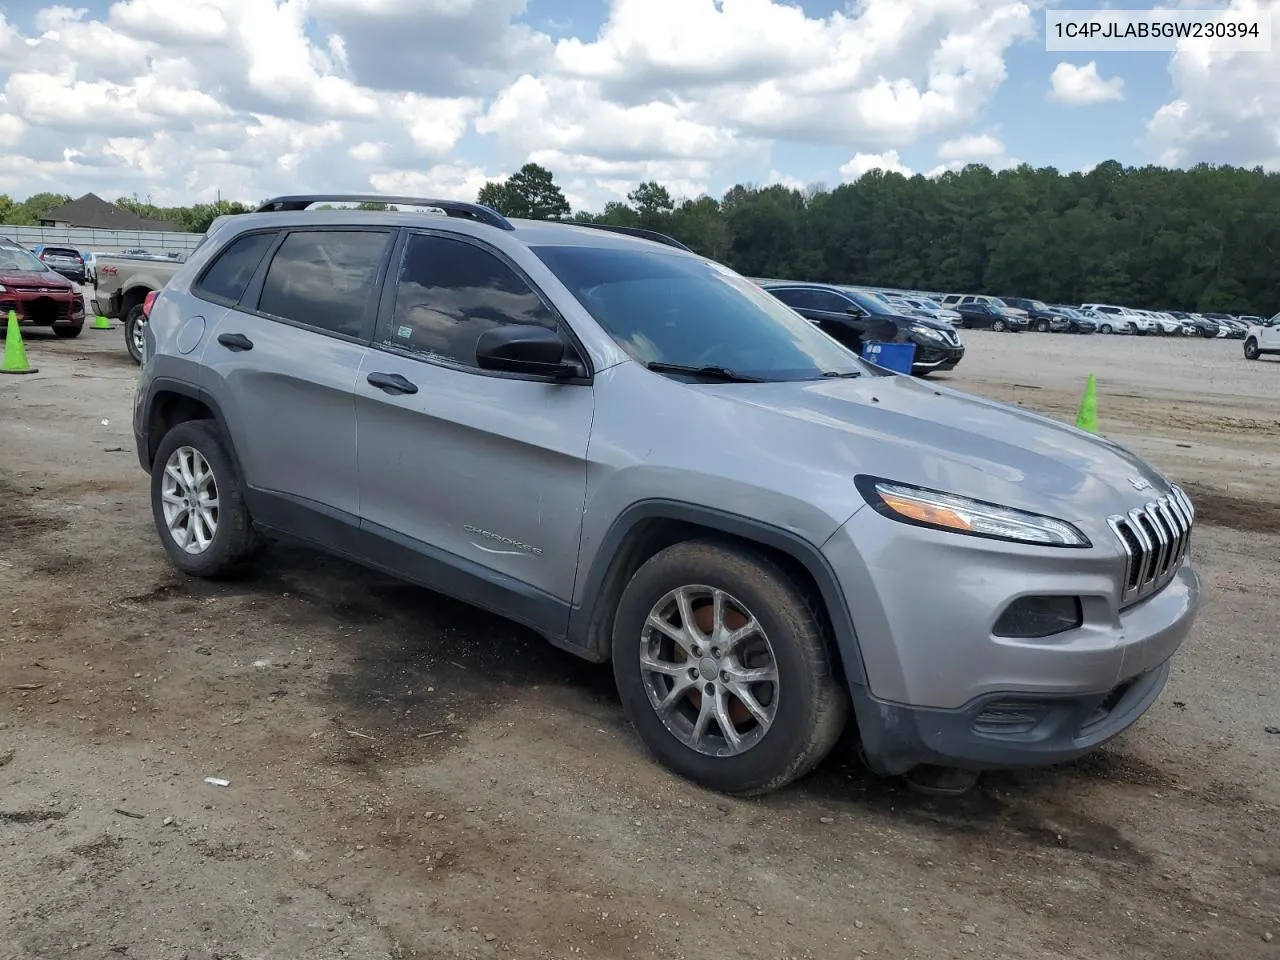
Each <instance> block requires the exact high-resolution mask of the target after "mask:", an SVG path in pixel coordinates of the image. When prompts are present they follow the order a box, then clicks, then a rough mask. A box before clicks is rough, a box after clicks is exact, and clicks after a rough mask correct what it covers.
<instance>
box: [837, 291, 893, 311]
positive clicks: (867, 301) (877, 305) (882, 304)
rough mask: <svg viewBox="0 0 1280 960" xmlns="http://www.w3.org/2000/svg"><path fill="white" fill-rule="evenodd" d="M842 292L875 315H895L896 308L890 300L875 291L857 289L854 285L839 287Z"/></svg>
mask: <svg viewBox="0 0 1280 960" xmlns="http://www.w3.org/2000/svg"><path fill="white" fill-rule="evenodd" d="M838 289H839V290H840V292H841V293H842V294H844V295H845V296H846V297H848V298H849V299H850V300H852V301H853V302H854V303H856V304H857V305H858V306H860V307H861V308H862V309H863V310H865V311H867V313H870V314H872V315H874V316H894V315H895V314H894V310H893V307H892V305H891V304H890V303H889V301H888V300H885V299H883V298H882V297H879V296H877V295H876V294H874V293H868V292H867V291H865V290H855V289H854V288H853V287H839V288H838Z"/></svg>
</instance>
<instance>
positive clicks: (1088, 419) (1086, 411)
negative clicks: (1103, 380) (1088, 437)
mask: <svg viewBox="0 0 1280 960" xmlns="http://www.w3.org/2000/svg"><path fill="white" fill-rule="evenodd" d="M1076 426H1077V427H1079V428H1080V429H1081V430H1088V431H1089V432H1090V433H1097V432H1098V378H1097V377H1096V376H1095V375H1094V374H1092V373H1091V374H1089V382H1088V383H1087V384H1085V388H1084V398H1083V399H1082V400H1081V401H1080V412H1079V413H1077V414H1076Z"/></svg>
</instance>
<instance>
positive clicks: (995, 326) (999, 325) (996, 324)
mask: <svg viewBox="0 0 1280 960" xmlns="http://www.w3.org/2000/svg"><path fill="white" fill-rule="evenodd" d="M991 329H992V330H994V331H995V332H996V333H1004V331H1005V322H1004V321H1003V320H992V321H991Z"/></svg>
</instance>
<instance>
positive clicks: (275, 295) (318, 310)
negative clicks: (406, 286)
mask: <svg viewBox="0 0 1280 960" xmlns="http://www.w3.org/2000/svg"><path fill="white" fill-rule="evenodd" d="M390 243H391V234H390V233H375V232H373V231H359V230H333V231H325V230H300V231H297V232H296V233H291V234H289V235H288V236H287V237H285V239H284V243H282V244H280V249H279V250H277V251H276V255H275V256H274V257H272V259H271V266H270V267H268V268H267V276H266V279H265V280H264V282H263V285H262V296H261V297H260V298H259V300H258V309H259V310H261V311H262V312H263V313H268V314H271V315H272V316H274V317H280V318H282V319H284V320H292V321H293V322H294V323H301V324H305V325H306V326H309V327H318V328H320V329H321V330H325V331H328V332H329V333H337V334H341V335H343V336H348V337H359V336H360V335H361V333H362V326H363V321H364V315H365V311H366V310H367V308H368V305H369V300H370V296H371V295H372V293H373V289H374V281H375V280H376V279H377V276H378V267H379V266H380V265H381V263H382V258H383V256H384V255H385V254H386V251H387V247H388V245H389V244H390Z"/></svg>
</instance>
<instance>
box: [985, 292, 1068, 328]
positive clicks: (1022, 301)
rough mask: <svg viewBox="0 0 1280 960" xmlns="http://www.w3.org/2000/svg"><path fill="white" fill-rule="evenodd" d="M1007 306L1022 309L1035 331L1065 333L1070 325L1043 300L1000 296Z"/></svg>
mask: <svg viewBox="0 0 1280 960" xmlns="http://www.w3.org/2000/svg"><path fill="white" fill-rule="evenodd" d="M1000 299H1001V300H1002V301H1003V302H1004V303H1005V304H1006V305H1007V306H1010V307H1013V308H1015V309H1018V310H1021V311H1023V312H1024V313H1025V314H1026V315H1027V320H1028V322H1029V326H1030V328H1031V329H1032V330H1035V331H1036V332H1037V333H1066V332H1067V328H1068V327H1069V326H1070V324H1069V323H1067V322H1066V320H1065V319H1063V317H1061V316H1060V315H1059V314H1057V313H1055V312H1054V311H1053V310H1051V309H1049V305H1048V304H1047V303H1045V302H1044V301H1043V300H1028V299H1026V298H1024V297H1001V298H1000Z"/></svg>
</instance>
